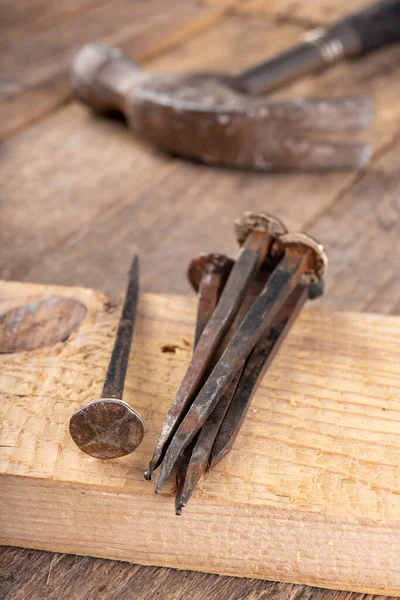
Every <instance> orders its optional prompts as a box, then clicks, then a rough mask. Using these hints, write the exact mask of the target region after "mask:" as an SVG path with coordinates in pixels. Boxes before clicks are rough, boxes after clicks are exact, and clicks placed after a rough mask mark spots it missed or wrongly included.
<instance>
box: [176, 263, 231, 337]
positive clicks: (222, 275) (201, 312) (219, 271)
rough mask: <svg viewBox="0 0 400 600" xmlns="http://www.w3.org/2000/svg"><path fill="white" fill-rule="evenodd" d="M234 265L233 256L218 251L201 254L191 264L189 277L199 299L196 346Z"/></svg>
mask: <svg viewBox="0 0 400 600" xmlns="http://www.w3.org/2000/svg"><path fill="white" fill-rule="evenodd" d="M233 265H234V261H233V260H232V259H231V258H228V257H227V256H225V255H224V254H216V253H213V254H201V255H200V256H198V257H197V258H195V259H193V260H192V261H191V263H190V265H189V268H188V273H187V277H188V279H189V281H190V283H191V285H192V287H193V289H194V290H195V291H196V292H197V295H198V299H199V303H198V307H197V319H196V330H195V335H194V347H196V346H197V342H198V341H199V339H200V336H201V334H202V333H203V331H204V328H205V326H206V325H207V323H208V321H209V320H210V318H211V315H212V314H213V312H214V310H215V307H216V306H217V302H218V299H219V297H220V295H221V292H222V290H223V288H224V286H225V283H226V280H227V279H228V277H229V274H230V272H231V270H232V267H233Z"/></svg>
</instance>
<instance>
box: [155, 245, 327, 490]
mask: <svg viewBox="0 0 400 600" xmlns="http://www.w3.org/2000/svg"><path fill="white" fill-rule="evenodd" d="M290 236H291V234H286V236H285V235H282V236H279V238H278V241H277V244H279V246H277V248H278V249H277V252H279V253H281V252H284V254H283V257H282V258H281V260H280V262H279V264H278V265H277V266H276V268H275V269H274V271H273V272H272V274H271V276H270V277H269V279H268V281H267V283H266V285H265V286H264V288H263V290H262V291H261V293H260V295H259V296H258V297H257V299H256V300H255V302H254V304H253V305H252V306H251V308H250V310H249V311H248V313H247V314H246V317H245V318H244V319H243V321H242V323H241V324H240V326H239V328H238V330H237V331H236V333H235V334H234V336H233V338H232V340H231V341H230V342H229V344H228V346H227V348H226V350H225V351H224V353H223V355H222V357H221V358H220V360H219V361H218V363H217V364H216V366H215V367H214V369H213V371H212V373H211V375H210V376H209V378H208V379H207V381H206V383H205V384H204V386H203V387H202V389H201V390H200V392H199V393H198V394H197V396H196V398H195V399H194V400H193V402H192V404H191V406H190V408H189V410H188V411H187V413H186V416H185V417H184V419H183V421H182V423H181V424H180V426H179V427H178V428H177V430H176V432H175V434H174V436H173V438H172V439H171V441H170V443H169V446H168V448H167V450H166V452H165V456H164V458H163V461H162V463H161V467H160V472H159V475H158V478H157V482H156V492H157V493H159V492H160V490H161V487H162V485H163V484H164V482H165V481H166V479H167V477H168V476H169V474H170V472H171V470H172V468H173V466H174V464H175V463H176V460H177V458H178V457H179V455H180V453H181V452H182V451H183V450H184V449H185V448H186V446H187V445H188V444H190V442H191V441H192V440H193V438H194V436H195V435H196V434H197V432H198V431H199V430H200V428H201V427H202V426H203V425H204V423H205V421H206V419H207V418H208V417H209V415H210V414H211V412H212V411H213V410H214V408H215V406H216V405H217V403H218V402H219V401H220V400H221V398H222V396H223V395H224V393H225V392H226V390H227V388H228V386H229V385H230V383H231V381H232V380H233V378H234V376H235V374H236V373H237V372H238V371H239V370H240V369H242V368H243V366H244V364H245V362H246V360H247V358H248V356H249V354H250V352H251V351H252V350H253V348H254V347H255V346H256V344H257V343H258V342H259V340H260V339H261V337H262V336H263V335H264V334H265V333H266V332H267V331H268V330H269V329H270V327H271V326H272V324H273V321H274V319H275V317H276V315H277V314H278V313H279V310H281V308H282V306H283V305H284V304H285V302H286V300H287V299H288V297H289V295H290V294H291V293H292V292H293V290H294V289H295V288H296V287H297V286H298V285H299V284H300V283H301V284H302V285H309V284H310V283H312V282H313V281H314V280H319V279H320V278H321V277H322V276H323V269H322V266H321V265H324V266H325V265H326V256H325V254H324V252H323V249H322V247H321V246H320V245H319V244H318V243H317V242H316V241H315V240H313V239H312V238H310V237H309V236H306V235H305V234H297V235H296V236H295V237H293V236H292V237H290ZM245 244H246V242H245ZM228 284H229V280H228ZM228 284H227V286H226V288H225V290H227V288H228ZM210 322H211V321H210Z"/></svg>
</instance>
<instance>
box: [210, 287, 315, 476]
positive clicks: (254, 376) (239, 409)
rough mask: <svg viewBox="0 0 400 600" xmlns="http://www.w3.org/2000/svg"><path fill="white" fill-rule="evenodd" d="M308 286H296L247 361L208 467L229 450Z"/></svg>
mask: <svg viewBox="0 0 400 600" xmlns="http://www.w3.org/2000/svg"><path fill="white" fill-rule="evenodd" d="M308 297H309V290H308V288H307V287H304V286H302V285H299V286H297V287H296V288H295V289H294V291H293V292H292V293H291V294H290V296H289V298H288V299H287V301H286V302H285V303H284V305H283V306H282V308H281V310H280V311H279V313H278V314H277V316H276V318H275V319H274V320H273V322H272V325H271V328H270V329H269V330H268V331H267V332H266V333H265V334H264V335H263V336H262V338H261V339H260V341H259V342H258V344H256V346H255V348H254V350H253V351H252V352H251V354H250V356H249V358H248V359H247V361H246V365H245V368H244V370H243V373H242V376H241V377H240V381H239V383H238V385H237V388H236V391H235V395H234V396H233V398H232V402H231V403H230V406H229V408H228V410H227V412H226V415H225V416H224V419H223V422H221V427H220V428H219V430H218V432H217V433H218V435H217V436H216V438H215V443H214V446H213V448H212V453H211V457H210V464H209V468H210V469H212V468H214V467H215V466H216V465H217V464H218V463H219V462H220V461H221V460H222V459H223V458H224V456H225V455H226V454H227V453H228V452H229V450H230V449H231V448H232V446H233V443H234V441H235V439H236V437H237V435H238V433H239V431H240V428H241V426H242V423H243V421H244V418H245V416H246V413H247V410H248V408H249V406H250V403H251V400H252V397H253V394H254V392H255V390H256V388H257V385H258V382H259V381H260V380H261V379H262V378H263V377H264V375H265V373H266V371H267V369H268V368H269V366H270V364H271V362H272V361H273V359H274V357H275V356H276V354H277V352H278V350H279V348H280V346H281V344H282V342H283V341H284V339H285V337H286V335H287V334H288V332H289V330H290V328H291V327H292V325H293V323H294V322H295V320H296V318H297V317H298V315H299V314H300V312H301V309H302V308H303V306H304V303H305V301H306V300H307V298H308Z"/></svg>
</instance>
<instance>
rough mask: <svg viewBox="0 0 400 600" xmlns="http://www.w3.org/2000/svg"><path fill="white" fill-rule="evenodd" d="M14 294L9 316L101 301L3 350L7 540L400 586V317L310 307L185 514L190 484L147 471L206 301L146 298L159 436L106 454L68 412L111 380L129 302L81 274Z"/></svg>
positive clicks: (138, 352)
mask: <svg viewBox="0 0 400 600" xmlns="http://www.w3.org/2000/svg"><path fill="white" fill-rule="evenodd" d="M0 298H1V300H0V312H1V313H2V314H3V313H4V312H6V311H9V310H12V309H15V308H16V307H18V306H21V305H25V304H27V303H33V302H38V301H43V300H46V301H47V302H49V301H50V299H54V298H69V299H75V300H77V301H79V302H80V303H81V304H83V305H84V306H85V307H86V309H87V312H86V316H85V318H84V319H83V320H82V322H81V324H80V325H79V326H78V327H77V328H76V329H75V330H74V331H73V332H72V333H71V335H70V336H69V338H68V340H67V341H64V342H57V343H55V344H53V345H49V346H46V347H43V348H38V349H36V350H33V351H30V352H17V353H13V354H7V355H5V354H4V355H1V356H0V363H1V374H0V389H1V390H2V404H1V410H2V413H3V414H2V421H3V431H2V436H1V440H0V446H1V458H2V460H1V475H2V477H1V480H0V481H1V495H0V496H1V502H2V509H1V512H0V515H1V516H0V519H1V523H0V536H1V537H0V542H1V543H3V544H10V545H19V546H24V547H29V548H40V549H47V550H52V551H58V552H69V553H76V554H88V555H94V556H100V557H107V558H118V559H120V560H124V561H133V562H138V563H141V564H155V565H163V566H174V567H175V568H181V569H193V570H200V571H209V572H216V573H224V574H230V575H236V576H244V577H256V578H261V579H276V580H280V581H291V582H300V583H307V584H311V585H319V586H321V585H323V586H325V587H330V588H334V589H335V588H339V589H348V590H355V591H362V592H368V593H385V594H387V595H396V594H399V593H400V483H399V481H400V479H399V467H398V465H399V461H400V403H399V397H400V370H399V362H398V338H399V335H400V320H399V319H398V318H396V317H380V316H376V315H367V314H364V315H359V314H355V313H336V314H335V313H327V312H323V311H321V310H319V309H318V308H315V307H314V308H312V307H311V308H309V309H308V310H306V311H304V313H303V315H302V316H301V318H300V320H299V322H298V323H297V325H296V326H295V328H294V330H293V331H292V333H291V334H290V335H289V337H288V339H287V341H286V342H285V345H284V348H283V349H282V351H281V353H280V355H279V356H278V358H277V359H276V360H275V362H274V365H273V367H272V368H271V371H270V373H269V375H268V377H267V378H265V379H264V381H263V383H262V385H261V386H260V389H259V391H258V392H257V395H256V397H255V399H254V402H253V404H252V407H251V410H250V411H249V415H248V417H247V419H246V422H245V424H244V426H243V430H242V432H241V434H240V436H239V437H238V439H237V441H236V443H235V446H234V449H233V451H232V452H231V454H230V455H229V456H228V457H227V458H226V460H225V461H223V462H222V463H221V464H220V465H219V466H218V467H217V469H215V471H214V472H212V473H211V474H210V475H209V476H207V478H206V479H205V480H204V481H203V483H202V485H201V486H200V488H199V490H198V492H197V493H195V495H194V497H193V499H192V500H191V502H190V504H189V505H188V507H187V508H186V509H185V514H184V516H182V517H181V518H178V517H176V516H175V514H174V511H173V495H172V494H173V488H174V483H173V481H171V482H170V483H169V485H168V486H167V487H166V489H165V491H163V493H162V494H161V495H160V496H155V495H154V493H153V486H152V484H149V483H148V482H145V481H144V479H143V477H142V473H143V471H144V469H145V467H146V465H147V462H148V459H149V456H150V454H151V450H152V448H153V446H154V443H155V441H156V438H157V434H158V432H159V430H160V426H161V423H162V419H163V415H164V413H165V410H166V408H167V406H168V405H169V403H170V401H171V398H172V397H173V394H174V392H175V390H176V388H177V386H178V383H179V381H180V379H181V377H182V375H183V372H184V369H185V366H186V364H187V362H188V360H189V358H190V353H191V338H192V332H193V328H194V320H195V305H196V302H195V299H194V298H186V297H181V296H161V295H154V294H144V295H143V296H142V297H141V301H140V307H139V314H138V322H137V327H136V333H135V339H134V344H133V347H132V353H131V361H130V365H129V370H128V378H127V383H126V389H125V396H124V399H125V400H126V401H127V402H128V403H130V404H132V405H133V406H134V407H135V408H136V409H137V410H138V411H139V413H140V414H141V415H142V417H143V418H144V420H145V422H146V426H147V433H146V436H145V439H144V441H143V443H142V445H141V446H140V447H139V448H138V450H137V451H136V452H135V453H134V454H132V455H131V456H128V457H125V458H123V459H119V460H114V461H108V462H101V461H97V460H95V459H92V458H90V457H87V456H85V455H83V454H82V453H80V452H79V451H78V450H77V448H76V447H75V446H74V444H73V443H72V441H71V440H70V438H69V435H68V420H69V417H70V415H71V414H72V412H73V411H74V410H75V409H77V408H78V407H79V406H82V405H83V404H85V403H86V402H88V401H90V400H92V399H95V398H97V397H98V396H99V394H100V390H101V381H102V377H103V375H104V370H105V366H106V364H107V361H108V357H109V353H110V349H111V346H112V342H113V335H114V333H115V326H116V321H117V318H118V311H117V310H116V309H115V308H112V307H110V305H109V304H108V302H107V301H106V299H105V297H104V296H102V295H101V294H97V293H95V292H92V291H91V290H87V289H82V288H61V287H56V286H52V287H51V286H50V287H49V286H40V285H32V284H21V283H12V282H8V283H2V285H1V294H0ZM53 304H54V303H53ZM166 343H168V344H174V345H176V350H175V352H172V353H171V352H163V350H162V348H163V346H164V345H165V344H166ZM194 539H196V543H194Z"/></svg>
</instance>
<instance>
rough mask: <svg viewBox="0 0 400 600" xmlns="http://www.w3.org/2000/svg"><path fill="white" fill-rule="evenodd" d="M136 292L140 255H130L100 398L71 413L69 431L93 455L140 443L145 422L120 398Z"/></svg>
mask: <svg viewBox="0 0 400 600" xmlns="http://www.w3.org/2000/svg"><path fill="white" fill-rule="evenodd" d="M138 294H139V259H138V257H137V256H135V257H134V258H133V261H132V265H131V269H130V272H129V281H128V288H127V292H126V296H125V301H124V305H123V308H122V314H121V318H120V321H119V325H118V330H117V335H116V338H115V342H114V348H113V351H112V355H111V359H110V363H109V365H108V369H107V374H106V378H105V381H104V385H103V391H102V395H101V399H100V400H95V401H94V402H90V403H89V404H87V405H86V406H84V407H83V408H80V409H79V410H78V411H76V413H74V414H73V415H72V417H71V420H70V423H69V431H70V434H71V437H72V439H73V440H74V442H75V444H76V445H77V446H78V448H79V449H80V450H82V452H85V453H86V454H90V456H94V457H95V458H101V459H109V458H119V457H120V456H125V455H126V454H130V453H131V452H133V451H134V450H135V449H136V448H137V447H138V446H139V444H140V443H141V441H142V439H143V435H144V431H145V427H144V423H143V421H142V419H141V417H140V416H139V415H138V413H137V412H136V411H134V410H133V409H132V408H131V407H130V406H129V405H128V404H126V402H123V401H122V394H123V390H124V383H125V375H126V369H127V366H128V359H129V352H130V348H131V342H132V335H133V329H134V324H135V317H136V307H137V299H138Z"/></svg>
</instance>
